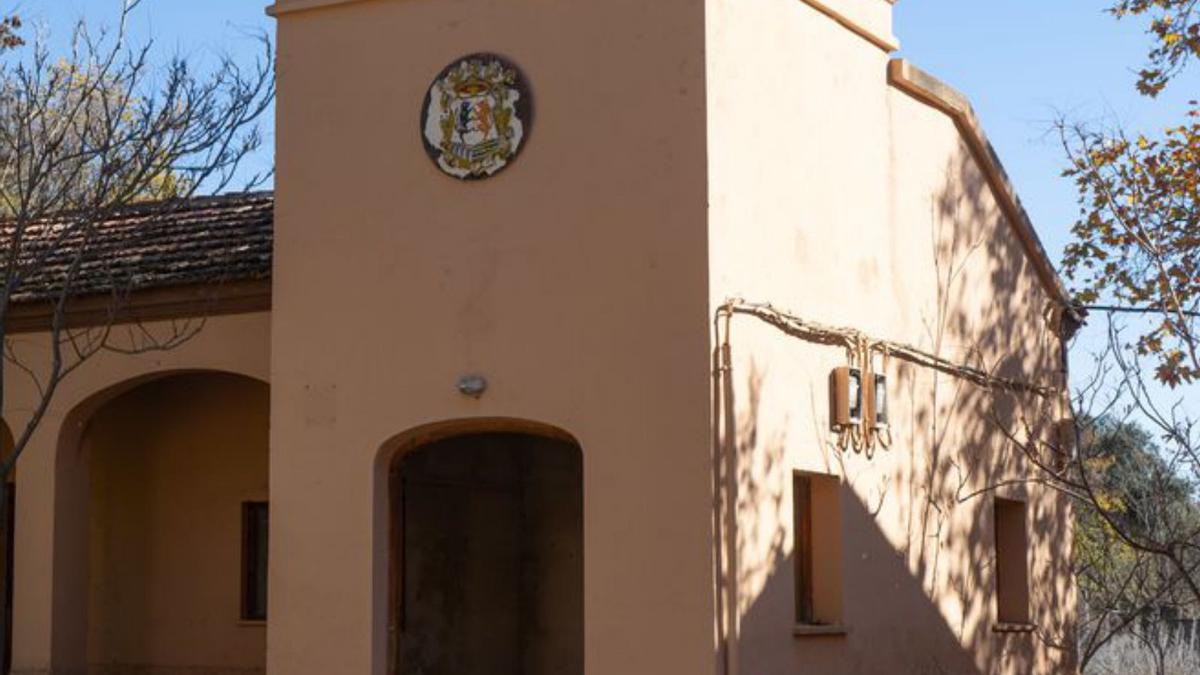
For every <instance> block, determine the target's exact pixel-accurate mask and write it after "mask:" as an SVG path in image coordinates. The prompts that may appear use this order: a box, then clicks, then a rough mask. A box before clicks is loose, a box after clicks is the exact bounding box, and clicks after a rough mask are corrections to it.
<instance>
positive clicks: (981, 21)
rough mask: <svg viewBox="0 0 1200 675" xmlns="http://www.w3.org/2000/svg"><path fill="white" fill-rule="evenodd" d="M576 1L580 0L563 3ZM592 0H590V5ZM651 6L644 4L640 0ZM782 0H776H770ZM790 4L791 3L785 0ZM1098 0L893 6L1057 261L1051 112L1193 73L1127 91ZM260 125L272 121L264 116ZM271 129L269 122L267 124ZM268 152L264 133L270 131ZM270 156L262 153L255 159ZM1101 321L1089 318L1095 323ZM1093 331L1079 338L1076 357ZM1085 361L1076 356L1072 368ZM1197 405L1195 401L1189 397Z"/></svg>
mask: <svg viewBox="0 0 1200 675" xmlns="http://www.w3.org/2000/svg"><path fill="white" fill-rule="evenodd" d="M562 1H564V2H566V1H583V0H562ZM592 1H596V0H592ZM647 1H652V0H647ZM780 1H786V0H780ZM793 1H794V0H793ZM120 3H121V0H19V4H18V8H19V11H20V12H21V14H22V16H23V17H24V18H25V19H26V20H27V22H34V23H37V22H43V23H44V24H45V26H46V27H47V28H49V29H50V30H51V32H52V34H53V36H54V38H55V41H60V40H62V39H64V38H65V36H66V35H67V34H68V29H69V27H70V25H71V23H72V22H73V21H75V20H76V19H78V18H79V17H86V18H87V19H88V20H89V21H90V22H91V23H92V24H99V23H105V22H109V23H111V22H112V21H113V19H114V17H115V16H116V10H117V9H118V8H119V7H120ZM265 4H266V3H265V1H264V0H143V5H142V6H141V7H140V8H139V10H138V12H137V14H136V16H135V18H134V20H133V23H132V28H133V33H134V36H135V38H137V39H139V40H145V39H148V38H151V37H153V39H154V40H155V44H156V47H157V48H158V49H159V50H160V54H161V55H163V56H166V55H169V54H170V53H172V52H178V53H182V54H185V55H188V56H189V57H191V58H193V59H198V60H200V61H201V62H203V60H204V59H206V58H211V57H212V55H215V54H219V53H229V54H232V55H234V56H236V57H239V58H246V59H250V58H254V57H255V56H256V55H257V53H256V52H255V50H256V49H257V47H258V45H257V44H256V43H255V41H254V39H253V38H252V37H250V34H252V33H253V32H254V31H267V32H273V30H274V22H273V20H271V19H270V18H268V17H267V16H266V15H265V14H264V11H263V9H264V6H265ZM1106 4H1107V2H1106V1H1105V0H1004V1H1003V2H994V1H993V2H981V1H978V0H975V1H972V0H901V2H898V3H897V4H896V34H897V35H898V36H899V38H900V41H901V44H902V50H901V53H900V55H901V56H904V57H905V58H908V59H910V60H911V61H913V62H914V63H915V64H916V65H918V66H920V67H921V68H923V69H925V70H927V71H929V72H931V73H933V74H934V75H937V76H938V77H940V78H942V79H943V80H945V81H946V82H948V83H950V84H951V85H953V86H955V87H956V88H958V89H960V90H961V91H963V92H964V93H966V94H967V95H968V96H969V97H970V98H971V100H972V102H973V103H974V105H975V108H976V112H977V113H978V115H979V118H980V119H981V120H982V122H983V125H984V128H985V129H986V130H987V133H988V135H989V137H990V138H991V141H992V143H993V145H994V146H995V147H996V149H997V151H998V152H999V154H1000V157H1001V159H1002V160H1003V161H1004V164H1005V167H1006V168H1007V170H1008V172H1009V174H1010V176H1011V177H1012V179H1013V182H1014V183H1015V184H1016V186H1017V189H1018V191H1019V192H1020V194H1021V198H1022V200H1023V201H1024V203H1025V206H1026V208H1027V209H1028V210H1029V213H1030V215H1031V217H1032V219H1033V222H1034V224H1035V226H1036V227H1037V229H1038V231H1039V233H1040V234H1041V236H1042V239H1043V241H1044V243H1045V244H1046V247H1047V249H1048V250H1049V252H1050V254H1051V256H1052V257H1054V259H1055V260H1056V261H1057V260H1058V259H1059V256H1060V254H1061V250H1062V246H1063V245H1064V243H1066V241H1067V237H1068V234H1069V233H1068V229H1069V227H1070V225H1071V223H1072V222H1073V221H1074V218H1075V214H1076V205H1075V193H1074V190H1073V188H1072V186H1071V184H1070V183H1069V182H1068V181H1066V180H1064V179H1063V178H1061V176H1060V172H1061V171H1062V168H1063V166H1064V160H1063V156H1062V152H1061V150H1060V148H1059V147H1058V145H1057V139H1056V137H1055V136H1054V134H1053V133H1052V130H1051V124H1052V122H1053V120H1054V119H1056V118H1058V117H1060V116H1065V117H1066V118H1068V119H1071V120H1076V121H1086V122H1093V123H1097V124H1115V123H1120V124H1121V125H1123V126H1125V127H1127V128H1129V129H1132V130H1137V131H1140V130H1145V131H1148V132H1152V131H1154V130H1156V129H1159V128H1161V127H1163V126H1165V125H1168V124H1171V123H1176V122H1178V121H1179V120H1181V119H1182V113H1183V111H1184V109H1185V106H1186V103H1187V101H1188V100H1189V98H1191V97H1193V96H1195V95H1196V93H1195V92H1197V86H1196V85H1197V84H1198V83H1200V79H1198V78H1200V68H1194V69H1192V70H1191V71H1189V72H1188V73H1186V74H1185V76H1184V77H1182V78H1180V79H1179V80H1177V81H1176V82H1175V83H1174V84H1173V85H1172V86H1171V88H1169V89H1168V90H1167V92H1166V93H1165V94H1164V95H1162V96H1161V97H1160V98H1159V99H1157V100H1150V99H1146V98H1144V97H1142V96H1140V95H1138V94H1137V92H1136V90H1135V88H1134V81H1135V75H1134V72H1135V70H1136V68H1137V67H1139V66H1140V65H1141V64H1142V63H1143V59H1144V55H1145V52H1146V49H1147V46H1148V45H1149V40H1148V38H1147V36H1146V34H1145V25H1144V23H1143V22H1141V21H1140V20H1137V19H1134V20H1125V21H1117V20H1115V19H1114V18H1112V17H1111V16H1109V15H1107V14H1105V13H1104V12H1103V9H1104V7H1105V6H1106ZM266 123H267V125H268V127H269V124H270V120H269V119H268V120H266ZM267 131H268V132H269V128H268V129H267ZM267 140H268V148H269V146H270V143H271V142H273V138H272V137H271V136H270V134H269V133H268V137H267ZM269 163H270V155H269V151H264V154H263V156H262V157H260V158H259V160H258V166H256V167H255V168H259V167H261V166H267V165H269ZM1096 323H1099V322H1096ZM1092 333H1093V335H1092V336H1091V337H1090V338H1089V337H1085V339H1084V340H1083V343H1082V346H1083V349H1080V350H1078V351H1079V357H1083V356H1085V355H1086V351H1087V349H1088V348H1089V344H1096V342H1097V340H1096V338H1095V333H1096V331H1095V329H1092ZM1083 365H1084V361H1083V359H1082V358H1077V359H1076V365H1075V369H1076V370H1077V371H1080V372H1081V371H1082V370H1083ZM1196 398H1197V400H1198V401H1200V396H1197V397H1196Z"/></svg>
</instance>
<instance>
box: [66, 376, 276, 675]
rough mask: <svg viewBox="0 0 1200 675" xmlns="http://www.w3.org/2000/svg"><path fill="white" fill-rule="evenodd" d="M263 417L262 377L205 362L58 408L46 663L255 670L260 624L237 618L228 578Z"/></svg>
mask: <svg viewBox="0 0 1200 675" xmlns="http://www.w3.org/2000/svg"><path fill="white" fill-rule="evenodd" d="M268 425H269V385H268V384H267V383H266V382H264V381H262V380H261V379H258V378H255V377H251V376H248V375H244V374H240V373H234V372H229V371H224V370H212V369H181V370H169V371H161V372H154V373H149V374H145V375H142V376H139V377H135V378H130V379H127V380H124V381H121V382H118V383H115V384H113V385H111V386H108V387H106V388H104V389H102V390H100V391H97V392H95V393H94V394H92V395H90V396H88V397H87V398H85V399H84V400H82V401H80V402H79V403H77V404H76V405H75V406H74V407H73V408H72V409H71V411H70V412H69V413H68V414H67V415H66V417H65V418H64V420H63V425H62V428H61V430H60V432H59V439H58V446H57V454H56V459H55V494H54V521H55V527H54V576H53V580H54V581H53V608H54V612H53V615H52V620H53V625H52V659H53V666H54V668H55V670H56V671H57V670H63V671H64V672H76V671H80V672H92V673H100V674H103V673H108V672H110V671H111V672H124V671H122V670H121V668H125V667H129V666H136V667H154V668H156V670H155V672H162V673H164V674H170V673H173V672H174V671H173V670H172V668H184V669H186V668H193V669H195V668H200V669H205V668H207V669H216V670H222V671H228V672H238V673H243V672H246V673H252V672H261V671H262V669H263V668H264V667H265V625H255V623H254V622H247V621H243V618H244V617H242V616H239V612H240V611H241V610H240V608H239V605H238V604H237V603H238V594H240V593H241V590H240V587H238V588H234V587H231V584H234V585H237V584H241V583H242V576H243V574H244V570H242V569H240V568H239V565H241V563H239V562H238V560H240V558H241V555H242V552H241V550H240V549H241V548H242V547H243V546H244V544H243V542H242V541H241V538H240V537H239V536H238V532H237V531H238V529H239V528H241V529H244V528H245V525H244V524H243V523H242V522H241V519H240V517H239V513H240V511H239V510H240V509H242V508H244V507H243V506H242V504H243V502H245V503H261V502H265V501H266V497H267V482H268V469H267V462H268V456H269V455H268V447H267V440H268V436H267V433H268V432H267V430H268ZM235 557H236V560H235V559H234V558H235ZM210 558H211V559H210ZM189 567H190V568H191V571H188V570H187V568H189ZM139 570H140V571H141V572H142V573H139ZM231 594H232V595H231ZM218 604H219V606H217V605H218ZM185 623H186V624H190V625H188V626H186V627H185V625H184V624H185ZM254 632H256V633H257V635H256V634H252V633H254ZM185 633H187V635H184V634H185ZM260 643H261V646H260ZM189 644H190V645H193V646H194V647H193V646H189ZM214 655H215V656H214ZM180 672H183V670H181V671H180ZM189 672H190V671H189Z"/></svg>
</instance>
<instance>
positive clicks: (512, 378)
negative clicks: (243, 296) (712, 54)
mask: <svg viewBox="0 0 1200 675" xmlns="http://www.w3.org/2000/svg"><path fill="white" fill-rule="evenodd" d="M301 6H303V5H301V4H299V3H295V2H290V3H281V4H280V5H279V6H277V8H276V10H277V16H278V17H279V32H278V35H279V64H278V68H279V70H278V73H279V105H278V126H277V135H276V139H277V144H278V145H277V160H278V162H277V165H278V179H277V193H276V197H277V203H276V240H275V241H276V249H275V270H274V284H275V286H274V297H273V307H274V309H273V314H272V326H273V331H272V332H273V334H274V335H275V336H276V337H275V339H274V341H273V343H272V349H271V352H272V431H271V434H272V436H271V448H272V476H271V495H272V503H273V505H274V511H273V513H274V519H273V520H272V549H271V559H272V561H275V562H274V564H273V565H272V577H271V588H272V593H271V600H270V602H271V607H270V613H271V616H272V622H271V633H270V640H269V644H268V651H269V654H268V671H269V672H271V673H275V674H278V675H284V674H286V675H303V674H305V673H322V674H324V673H331V672H354V673H377V674H378V673H383V672H385V670H386V666H387V649H386V646H387V642H388V639H387V635H386V626H387V611H388V610H387V592H386V588H387V563H388V551H387V536H386V534H387V523H388V513H387V508H386V502H387V494H386V493H387V489H386V480H385V479H384V476H385V474H386V466H387V464H388V462H389V461H390V457H391V455H390V453H389V452H388V451H387V449H389V448H391V447H392V445H393V444H394V442H397V440H398V439H405V438H408V437H407V436H406V435H405V432H406V431H408V430H412V429H416V428H418V427H421V426H422V425H426V424H430V423H435V422H441V421H445V420H470V419H480V418H520V419H526V420H535V421H538V422H542V423H545V424H549V425H553V426H555V427H558V428H560V429H562V430H565V431H567V432H568V433H570V434H571V435H572V436H573V437H574V438H575V439H576V440H578V442H579V444H580V446H581V447H582V449H583V482H584V490H583V493H584V507H583V508H584V546H583V550H584V556H585V561H584V593H583V606H584V617H585V622H584V625H585V629H584V638H583V639H584V647H583V651H584V664H585V672H586V673H591V674H595V675H599V674H603V673H622V674H623V675H641V674H646V675H650V674H653V675H660V674H661V673H667V672H680V673H689V674H703V673H708V672H712V669H713V667H714V657H713V630H712V622H711V615H712V609H711V606H712V584H711V569H710V563H709V561H710V549H711V540H710V530H709V519H708V513H709V507H710V475H709V461H708V450H709V446H710V438H709V426H708V414H709V410H708V405H709V399H708V381H709V379H708V353H707V344H708V341H707V338H706V336H707V332H708V320H707V302H706V293H705V288H706V287H707V286H706V284H707V279H706V271H707V267H706V260H707V254H706V249H705V227H704V222H705V206H704V204H705V194H706V192H705V160H704V138H705V135H704V123H705V119H704V104H705V97H704V56H703V40H704V24H703V6H702V5H701V4H700V3H699V2H697V1H696V0H661V1H658V2H652V3H648V2H642V1H641V0H636V1H635V0H615V1H612V2H559V1H557V0H516V1H512V2H503V3H500V2H489V1H485V0H466V1H464V2H443V1H441V0H408V1H399V0H377V1H373V2H352V3H341V4H334V5H330V6H326V7H316V8H314V9H309V10H298V11H287V10H289V9H296V8H297V7H301ZM484 50H486V51H491V52H494V53H498V54H500V55H502V56H505V57H507V58H508V59H509V60H511V61H512V62H513V63H515V64H516V65H517V66H519V67H520V68H521V69H522V71H523V72H524V74H525V76H526V78H527V81H528V83H529V87H530V89H531V90H532V93H533V97H534V101H533V106H534V113H533V114H534V122H533V126H532V129H531V130H530V134H529V137H528V139H527V141H526V145H525V146H524V149H523V150H522V152H521V155H520V157H518V158H517V160H516V161H515V162H513V163H512V165H511V166H509V167H508V168H507V169H505V170H504V171H503V172H502V173H500V174H498V175H497V176H495V177H493V178H491V179H489V180H483V181H475V182H469V183H463V182H460V181H457V180H455V179H452V178H449V177H447V176H445V175H443V174H442V173H440V171H439V170H438V169H437V168H436V166H435V165H434V164H433V163H432V162H431V161H430V160H429V158H428V157H427V156H426V154H425V151H424V149H423V147H422V141H421V137H420V134H419V127H420V113H421V105H422V101H423V99H424V97H425V94H426V91H427V88H428V86H429V84H430V83H431V81H432V79H433V77H434V76H435V75H437V74H438V73H439V72H440V71H441V70H442V69H443V67H445V66H446V65H448V64H449V63H451V62H453V61H454V60H456V59H458V58H459V57H462V56H465V55H467V54H471V53H475V52H479V51H484ZM469 373H477V374H481V375H483V376H485V377H486V378H487V380H488V382H489V388H488V390H487V392H486V393H485V394H484V395H483V396H482V398H480V399H478V400H476V399H473V398H469V397H465V396H462V395H461V394H459V393H458V392H457V391H456V389H455V382H456V380H457V379H458V378H459V377H460V376H461V375H464V374H469ZM332 570H336V571H337V573H331V571H332Z"/></svg>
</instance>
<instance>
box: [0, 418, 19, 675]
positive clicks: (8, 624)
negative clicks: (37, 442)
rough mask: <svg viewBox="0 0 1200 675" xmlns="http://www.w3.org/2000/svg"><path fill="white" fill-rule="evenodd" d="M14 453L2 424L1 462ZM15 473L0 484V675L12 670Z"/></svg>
mask: <svg viewBox="0 0 1200 675" xmlns="http://www.w3.org/2000/svg"><path fill="white" fill-rule="evenodd" d="M12 450H13V437H12V432H11V431H9V429H8V425H7V424H5V423H4V422H0V459H4V458H7V457H8V456H9V454H10V453H11V452H12ZM16 478H17V477H16V472H13V474H12V475H9V476H0V481H4V482H5V483H6V487H7V489H6V490H4V491H3V492H0V612H3V623H0V626H3V628H0V673H4V674H7V673H8V671H9V669H10V668H11V667H12V651H13V650H12V619H13V611H12V610H13V592H12V590H13V581H14V578H13V562H14V555H13V547H14V545H15V543H16V540H15V537H14V536H13V534H14V533H13V529H14V525H16V513H15V511H16V506H17V500H16V496H17V494H16V487H17V485H16Z"/></svg>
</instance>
